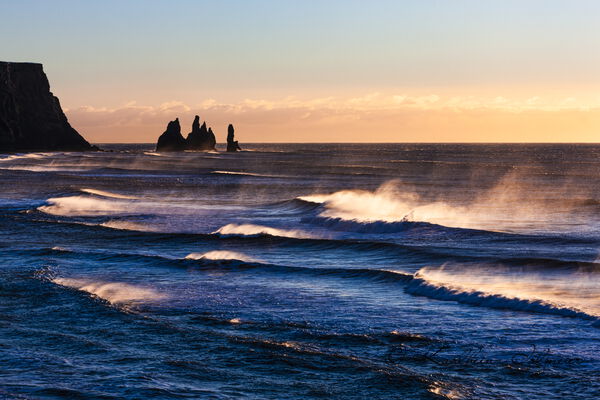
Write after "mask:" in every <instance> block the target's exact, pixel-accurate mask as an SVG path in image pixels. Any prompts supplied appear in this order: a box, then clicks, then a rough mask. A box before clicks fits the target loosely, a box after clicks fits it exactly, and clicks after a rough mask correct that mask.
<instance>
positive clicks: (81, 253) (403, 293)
mask: <svg viewBox="0 0 600 400" xmlns="http://www.w3.org/2000/svg"><path fill="white" fill-rule="evenodd" d="M101 147H102V148H103V149H104V150H105V151H103V152H82V153H79V152H49V153H22V154H21V153H18V154H1V155H0V398H1V399H65V398H67V399H294V400H295V399H527V400H536V399H539V400H542V399H543V400H548V399H586V400H587V399H590V400H591V399H598V398H600V257H599V252H600V145H592V144H244V145H243V146H242V147H243V149H244V150H243V151H241V152H238V153H226V152H224V151H223V149H220V151H213V152H177V153H157V152H156V151H155V149H154V145H152V144H105V145H101Z"/></svg>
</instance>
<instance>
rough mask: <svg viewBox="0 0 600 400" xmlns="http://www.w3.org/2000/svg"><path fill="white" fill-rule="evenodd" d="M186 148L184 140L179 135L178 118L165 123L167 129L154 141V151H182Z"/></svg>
mask: <svg viewBox="0 0 600 400" xmlns="http://www.w3.org/2000/svg"><path fill="white" fill-rule="evenodd" d="M185 149H186V141H185V139H184V138H183V136H181V125H179V118H175V120H174V121H170V122H169V123H168V124H167V129H166V130H165V131H164V132H163V134H162V135H160V137H159V138H158V142H157V143H156V151H182V150H185Z"/></svg>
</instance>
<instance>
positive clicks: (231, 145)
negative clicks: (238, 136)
mask: <svg viewBox="0 0 600 400" xmlns="http://www.w3.org/2000/svg"><path fill="white" fill-rule="evenodd" d="M233 132H234V129H233V125H231V124H229V126H228V127H227V151H228V152H235V151H238V150H241V148H240V145H239V144H238V142H237V140H235V138H234V133H233Z"/></svg>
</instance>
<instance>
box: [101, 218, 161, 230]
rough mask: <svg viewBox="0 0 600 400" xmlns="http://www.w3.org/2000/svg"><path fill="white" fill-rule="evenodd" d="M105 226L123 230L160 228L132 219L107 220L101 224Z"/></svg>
mask: <svg viewBox="0 0 600 400" xmlns="http://www.w3.org/2000/svg"><path fill="white" fill-rule="evenodd" d="M100 226H102V227H104V228H111V229H118V230H123V231H137V232H159V231H160V230H159V229H158V228H156V227H153V226H149V225H144V224H140V223H137V222H132V221H120V220H116V221H113V220H111V221H106V222H103V223H101V224H100Z"/></svg>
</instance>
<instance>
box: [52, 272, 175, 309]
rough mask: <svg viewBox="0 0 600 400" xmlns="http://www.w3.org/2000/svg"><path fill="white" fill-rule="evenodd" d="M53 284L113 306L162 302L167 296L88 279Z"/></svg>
mask: <svg viewBox="0 0 600 400" xmlns="http://www.w3.org/2000/svg"><path fill="white" fill-rule="evenodd" d="M52 282H54V283H56V284H57V285H60V286H65V287H69V288H72V289H76V290H80V291H83V292H87V293H90V294H92V295H94V296H96V297H99V298H101V299H103V300H106V301H108V302H109V303H112V304H122V303H140V302H151V301H157V300H162V299H164V298H166V297H167V296H166V295H164V294H162V293H159V292H157V291H156V290H154V289H150V288H146V287H141V286H136V285H130V284H128V283H123V282H104V281H94V280H88V279H72V278H55V279H52Z"/></svg>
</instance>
